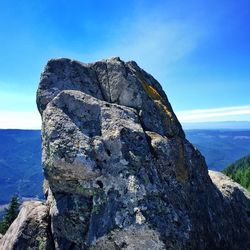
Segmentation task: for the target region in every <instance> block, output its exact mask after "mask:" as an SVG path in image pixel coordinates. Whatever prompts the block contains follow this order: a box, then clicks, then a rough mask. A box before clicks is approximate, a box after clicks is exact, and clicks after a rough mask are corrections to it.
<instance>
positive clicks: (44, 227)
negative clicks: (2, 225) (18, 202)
mask: <svg viewBox="0 0 250 250" xmlns="http://www.w3.org/2000/svg"><path fill="white" fill-rule="evenodd" d="M53 245H54V243H53V240H52V235H51V233H50V223H49V207H48V206H46V205H44V204H43V203H42V202H40V201H27V202H24V204H23V205H22V208H21V211H20V213H19V215H18V217H17V218H16V219H15V221H14V222H13V223H12V225H11V226H10V227H9V229H8V230H7V232H6V233H5V235H4V236H3V238H2V239H1V241H0V249H2V250H24V249H25V250H26V249H27V250H31V249H32V250H33V249H34V250H35V249H39V250H51V249H53V248H54V246H53Z"/></svg>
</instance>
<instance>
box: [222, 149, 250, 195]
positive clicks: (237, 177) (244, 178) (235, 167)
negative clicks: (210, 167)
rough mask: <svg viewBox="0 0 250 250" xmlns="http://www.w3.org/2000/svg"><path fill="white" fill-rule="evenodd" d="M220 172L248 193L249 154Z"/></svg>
mask: <svg viewBox="0 0 250 250" xmlns="http://www.w3.org/2000/svg"><path fill="white" fill-rule="evenodd" d="M222 172H223V173H224V174H226V175H227V176H229V177H230V178H232V179H233V180H234V181H236V182H238V183H239V184H240V185H242V186H243V187H245V188H246V189H247V190H248V191H250V154H249V155H247V156H245V157H243V158H241V159H239V160H237V161H236V162H234V163H232V164H230V165H229V166H228V167H226V168H225V169H224V170H223V171H222Z"/></svg>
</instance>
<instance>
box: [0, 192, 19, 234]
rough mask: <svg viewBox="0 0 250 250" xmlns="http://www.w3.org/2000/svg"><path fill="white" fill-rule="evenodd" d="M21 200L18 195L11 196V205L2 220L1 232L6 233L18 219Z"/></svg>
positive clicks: (0, 222)
mask: <svg viewBox="0 0 250 250" xmlns="http://www.w3.org/2000/svg"><path fill="white" fill-rule="evenodd" d="M19 207H20V201H19V198H18V196H16V195H14V196H13V197H12V198H11V201H10V204H9V207H8V208H7V209H6V212H5V215H4V218H3V220H2V221H0V233H1V234H5V232H6V231H7V230H8V228H9V227H10V225H11V224H12V222H13V221H14V220H15V219H16V217H17V215H18V213H19Z"/></svg>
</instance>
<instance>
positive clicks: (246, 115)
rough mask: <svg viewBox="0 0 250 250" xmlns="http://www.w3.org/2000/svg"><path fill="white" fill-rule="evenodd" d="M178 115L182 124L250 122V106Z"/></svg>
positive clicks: (196, 110) (191, 111) (199, 110)
mask: <svg viewBox="0 0 250 250" xmlns="http://www.w3.org/2000/svg"><path fill="white" fill-rule="evenodd" d="M176 115H177V117H178V118H179V120H180V121H181V122H208V121H245V120H250V105H246V106H235V107H222V108H213V109H195V110H185V111H179V112H176Z"/></svg>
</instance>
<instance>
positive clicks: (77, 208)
mask: <svg viewBox="0 0 250 250" xmlns="http://www.w3.org/2000/svg"><path fill="white" fill-rule="evenodd" d="M37 104H38V109H39V111H40V113H41V116H42V121H43V125H42V139H43V158H42V162H43V168H44V174H45V178H46V181H45V185H44V190H45V194H46V197H47V205H48V206H49V208H50V211H49V213H50V216H51V223H50V226H51V231H52V235H53V243H54V245H55V248H56V249H247V248H248V247H249V239H248V238H249V234H250V220H249V208H250V201H249V197H248V196H247V195H244V194H243V193H242V192H241V191H240V190H239V191H237V192H238V193H237V194H236V193H235V191H232V190H234V188H233V189H232V190H231V189H229V188H227V189H228V190H231V191H229V194H228V196H226V195H225V194H224V192H223V191H221V188H220V186H216V185H214V184H213V182H212V181H211V179H210V177H209V175H208V170H207V166H206V163H205V160H204V158H203V156H202V155H201V154H200V152H199V151H198V150H197V149H195V148H194V147H193V145H192V144H190V143H189V142H188V141H187V140H186V139H185V135H184V132H183V130H182V128H181V125H180V124H179V122H178V120H177V118H176V116H175V114H174V113H173V110H172V108H171V105H170V104H169V102H168V99H167V97H166V95H165V93H164V92H163V90H162V88H161V86H160V84H159V83H158V82H157V81H156V80H155V79H154V78H153V77H152V76H151V75H149V74H148V73H146V72H145V71H143V70H142V69H141V68H139V67H138V65H137V64H136V63H135V62H123V61H122V60H120V59H119V58H111V59H108V60H103V61H100V62H96V63H92V64H83V63H80V62H76V61H72V60H69V59H53V60H51V61H49V62H48V64H47V66H46V67H45V71H44V72H43V73H42V77H41V83H40V85H39V88H38V92H37ZM215 182H216V181H215ZM216 183H217V182H216ZM239 204H241V205H239Z"/></svg>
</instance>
